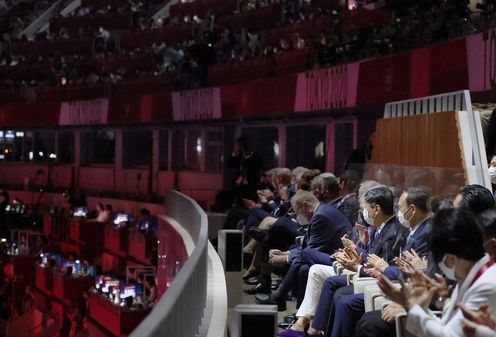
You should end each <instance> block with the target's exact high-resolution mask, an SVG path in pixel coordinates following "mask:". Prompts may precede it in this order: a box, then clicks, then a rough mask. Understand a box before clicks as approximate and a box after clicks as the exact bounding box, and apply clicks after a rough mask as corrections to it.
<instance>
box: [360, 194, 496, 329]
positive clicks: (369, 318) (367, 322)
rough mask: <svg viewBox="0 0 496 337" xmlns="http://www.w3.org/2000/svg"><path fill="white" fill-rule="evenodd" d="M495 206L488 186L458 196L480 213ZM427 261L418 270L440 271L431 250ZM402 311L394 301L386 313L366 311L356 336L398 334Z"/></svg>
mask: <svg viewBox="0 0 496 337" xmlns="http://www.w3.org/2000/svg"><path fill="white" fill-rule="evenodd" d="M407 193H408V190H407ZM407 199H408V198H407ZM493 206H494V199H493V198H492V197H491V192H490V191H489V190H488V189H487V188H485V187H483V186H479V185H468V186H464V187H462V188H461V190H460V193H459V195H458V196H457V202H456V204H455V207H456V208H458V207H461V208H466V209H470V210H471V211H473V212H474V213H476V214H480V213H482V214H484V213H483V212H484V211H485V210H487V209H491V208H492V207H493ZM400 210H403V211H405V209H404V208H403V209H402V207H401V198H400ZM407 216H408V213H407V212H405V217H407ZM482 219H484V218H482ZM427 222H428V226H426V230H425V231H426V232H427V233H428V234H427V235H430V231H431V225H430V219H429V221H427ZM420 229H421V227H420V226H419V228H418V229H417V231H419V230H420ZM417 231H415V233H414V234H413V235H412V237H415V238H416V241H422V237H423V235H424V234H422V233H417ZM413 245H415V247H412V248H413V249H414V250H415V251H417V249H419V250H421V249H422V248H421V245H420V244H416V243H413ZM406 248H408V244H407V245H406V246H405V249H404V251H406V250H407V249H406ZM418 255H420V256H421V255H422V253H419V254H418ZM417 260H418V258H417ZM425 262H426V263H427V268H426V269H425V270H423V268H421V269H417V270H420V271H423V272H424V273H425V274H427V275H428V276H430V277H432V276H433V275H434V273H439V268H438V266H437V264H436V263H435V262H434V260H433V257H432V254H431V253H430V252H429V254H428V256H427V260H426V261H425ZM413 265H414V266H415V265H418V263H417V264H415V263H414V264H413ZM389 268H391V267H388V268H387V269H389ZM387 269H386V270H385V271H384V275H385V276H386V277H388V278H389V279H395V278H394V276H395V274H396V273H397V272H391V271H392V270H391V271H389V272H388V270H387ZM398 274H399V273H398ZM400 312H403V308H402V307H401V306H400V305H398V304H396V303H392V304H389V305H388V306H387V307H385V311H384V314H382V313H381V311H380V310H378V311H371V312H368V313H366V314H365V315H363V317H362V318H361V319H360V321H359V322H358V323H357V326H356V331H355V336H357V337H394V336H396V327H395V324H394V323H395V321H394V317H395V316H396V314H398V313H400Z"/></svg>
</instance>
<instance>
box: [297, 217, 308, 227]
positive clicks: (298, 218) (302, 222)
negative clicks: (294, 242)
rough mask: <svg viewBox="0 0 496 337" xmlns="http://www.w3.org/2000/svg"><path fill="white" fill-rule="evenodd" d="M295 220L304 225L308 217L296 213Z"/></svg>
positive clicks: (306, 223)
mask: <svg viewBox="0 0 496 337" xmlns="http://www.w3.org/2000/svg"><path fill="white" fill-rule="evenodd" d="M296 221H298V223H299V224H300V226H305V225H308V223H309V221H308V218H307V217H306V216H304V215H303V214H298V215H297V216H296Z"/></svg>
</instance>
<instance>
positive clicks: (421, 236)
mask: <svg viewBox="0 0 496 337" xmlns="http://www.w3.org/2000/svg"><path fill="white" fill-rule="evenodd" d="M427 199H428V195H427V193H425V191H424V190H422V189H419V188H409V189H407V190H406V191H405V192H404V193H403V194H402V195H401V197H400V200H399V212H398V216H399V218H400V220H401V223H402V225H403V226H408V228H409V229H410V232H409V235H408V240H407V242H406V244H405V246H404V247H403V250H405V251H409V250H410V249H418V250H419V251H420V252H421V254H422V255H426V254H427V249H426V248H427V238H428V234H429V231H430V229H429V228H430V227H429V226H430V225H429V219H430V216H429V211H428V210H427ZM405 214H406V217H407V218H405ZM361 236H363V234H362V235H361ZM400 238H403V236H400ZM343 240H344V245H345V246H347V247H348V250H349V249H355V248H356V245H355V244H354V243H353V242H352V241H350V240H348V239H346V238H343ZM347 241H348V242H347ZM339 258H340V257H339V256H338V259H339ZM368 262H369V265H370V267H371V268H369V269H367V270H366V272H367V273H369V274H373V275H374V274H376V273H380V272H384V271H385V270H386V271H387V273H388V274H389V275H391V277H392V278H397V277H398V275H399V268H398V267H396V266H389V264H388V263H387V262H386V261H385V260H384V259H382V258H380V257H379V256H377V255H374V254H372V255H369V257H368ZM372 265H373V267H372ZM333 274H334V275H336V274H335V273H334V271H333V269H332V267H325V266H321V265H314V266H312V268H310V277H311V278H312V280H311V281H310V280H309V282H308V285H307V289H306V291H305V298H304V300H303V303H302V306H301V307H300V309H299V310H298V313H297V315H296V316H297V317H298V321H297V322H296V323H295V324H294V325H293V326H292V327H291V329H292V330H295V331H304V328H305V327H306V325H307V324H308V323H309V322H310V320H311V318H312V317H313V316H314V315H315V311H316V309H317V304H318V300H319V296H320V291H321V289H322V283H323V277H322V276H327V277H330V276H333ZM310 277H309V278H310ZM352 296H353V295H352ZM358 297H359V301H360V298H361V299H362V300H363V294H361V295H358ZM348 328H349V329H350V330H353V328H354V327H348ZM345 329H347V328H345Z"/></svg>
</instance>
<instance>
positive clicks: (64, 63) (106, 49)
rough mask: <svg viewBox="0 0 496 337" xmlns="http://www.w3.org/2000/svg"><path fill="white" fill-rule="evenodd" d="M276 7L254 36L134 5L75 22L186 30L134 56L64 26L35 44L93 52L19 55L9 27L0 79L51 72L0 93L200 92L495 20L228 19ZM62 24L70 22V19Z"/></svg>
mask: <svg viewBox="0 0 496 337" xmlns="http://www.w3.org/2000/svg"><path fill="white" fill-rule="evenodd" d="M36 3H38V2H36ZM48 4H49V3H48ZM48 4H47V5H48ZM273 5H274V6H280V7H278V8H280V15H279V18H278V19H277V20H276V21H275V22H271V24H270V27H265V28H263V29H255V30H254V29H246V28H241V29H240V30H239V31H238V30H231V29H229V28H227V27H223V26H222V24H221V23H219V22H222V20H220V21H219V17H220V18H221V19H222V17H223V15H220V16H219V15H217V14H216V13H215V12H214V10H213V9H211V10H207V11H206V12H205V13H199V14H198V15H179V14H176V15H170V16H169V17H167V18H158V19H152V18H151V14H153V12H154V10H153V9H156V8H157V7H153V6H152V5H151V4H150V3H149V2H139V1H133V0H129V1H128V2H124V3H122V4H121V5H119V6H115V5H113V4H109V5H107V6H104V7H99V6H96V7H90V6H88V7H86V6H81V7H79V8H77V9H76V10H74V11H73V13H71V14H70V15H72V16H74V17H81V16H98V15H101V16H104V15H108V14H124V13H132V24H131V26H130V27H128V28H127V29H128V30H130V31H142V32H153V31H160V30H161V29H166V28H171V27H184V26H186V27H188V29H189V30H190V34H189V37H188V38H186V39H185V40H183V41H182V42H175V43H172V42H166V41H165V40H163V41H157V42H155V43H153V44H151V45H150V44H146V43H145V44H144V45H140V46H139V47H136V48H125V47H124V46H120V44H119V39H120V37H119V36H120V35H121V33H120V32H118V31H114V30H112V29H111V28H108V27H98V28H97V27H90V26H89V27H79V28H78V29H76V30H74V29H70V28H69V27H64V26H62V27H60V28H59V29H58V30H56V31H53V29H52V30H50V31H44V32H41V33H38V34H37V35H36V36H35V40H39V41H43V40H51V41H60V40H66V41H73V42H75V43H77V41H82V40H84V39H87V38H88V37H89V38H91V39H93V42H92V43H93V52H91V51H90V52H88V53H86V54H84V53H77V54H71V55H62V54H57V55H51V56H42V55H35V56H23V55H14V54H12V53H11V52H10V48H11V46H12V44H13V43H17V42H19V41H22V40H25V36H21V37H20V38H17V35H16V31H18V29H17V28H16V27H14V26H13V24H12V23H10V24H9V26H8V27H9V28H8V29H4V34H3V35H2V39H1V41H0V65H1V66H0V71H1V68H2V67H11V66H19V65H29V64H35V63H37V64H42V63H44V64H46V65H47V67H46V69H47V71H45V72H43V73H42V74H37V75H38V76H33V78H29V77H30V76H28V77H27V78H24V79H10V78H8V77H7V78H4V79H2V81H1V83H0V86H1V87H2V88H3V89H11V90H18V89H21V90H24V91H29V88H35V87H37V86H40V85H51V86H54V85H55V86H65V85H72V84H92V83H100V82H102V83H110V84H115V83H118V82H119V81H121V80H125V79H137V78H150V77H157V76H160V77H164V78H167V79H168V80H169V82H170V83H171V84H172V85H176V86H182V87H185V86H186V87H197V86H201V85H205V84H207V83H208V69H209V68H210V67H212V66H213V65H216V64H223V63H234V62H243V61H245V60H251V59H260V58H266V59H268V60H271V62H274V56H275V55H277V54H279V53H283V52H287V51H291V50H298V49H305V48H308V49H309V50H312V51H313V52H311V53H309V60H308V63H307V66H308V67H325V66H330V65H335V64H340V63H346V62H352V61H357V60H360V59H365V58H370V57H378V56H382V55H387V54H390V53H393V52H397V51H401V50H407V49H413V48H417V47H421V46H425V45H428V44H431V43H435V42H438V41H444V40H449V39H452V38H455V37H459V36H462V35H465V34H470V33H473V32H475V31H479V30H481V29H484V28H487V26H489V25H491V24H492V22H493V17H494V11H492V10H489V9H486V10H485V11H483V12H480V11H478V10H477V11H476V12H471V10H470V9H469V8H468V7H467V2H465V1H455V0H449V1H432V0H423V1H401V2H400V1H386V2H384V1H373V2H372V3H371V2H370V1H368V2H367V3H362V2H357V6H359V7H362V6H364V7H365V8H371V7H377V8H382V9H384V8H386V9H387V10H390V11H391V12H392V13H393V14H392V16H391V20H389V22H385V23H383V24H380V25H378V24H375V25H366V26H364V27H349V26H344V24H343V17H344V16H349V15H353V11H354V10H355V9H354V8H353V9H348V8H343V7H339V6H338V5H337V3H336V4H334V3H332V2H330V3H324V2H321V1H320V2H319V1H316V0H314V1H307V0H305V1H294V0H282V1H277V0H273V1H270V0H258V1H257V0H247V1H241V2H240V3H239V4H238V5H237V6H236V9H235V10H234V12H233V13H232V14H231V15H241V14H243V13H246V12H250V11H256V10H259V9H263V8H267V7H268V6H273ZM36 6H41V5H36ZM4 7H5V6H4ZM42 7H43V6H42ZM44 7H46V6H44ZM491 8H492V7H491ZM350 13H351V14H350ZM200 14H203V15H200ZM0 16H1V15H0ZM322 18H328V19H329V22H330V24H329V26H327V27H326V28H325V29H322V30H321V31H318V32H317V31H316V32H313V34H310V35H309V36H301V35H300V33H299V32H297V31H296V32H292V33H288V34H286V35H284V34H283V35H282V36H280V37H278V38H276V39H274V38H271V32H272V31H273V30H274V29H278V28H281V27H282V28H284V27H291V26H294V25H298V24H302V23H305V22H307V23H313V22H315V20H317V19H322ZM55 19H56V18H55ZM65 19H70V16H69V18H65ZM15 20H17V17H16V19H15ZM19 20H20V19H19ZM21 21H23V20H21ZM24 21H25V20H24ZM28 21H29V20H28ZM52 21H53V19H52ZM21 26H22V25H21ZM56 27H58V26H56ZM165 39H167V37H165ZM148 56H150V59H151V61H150V62H143V61H142V60H143V58H144V57H148ZM95 59H97V60H107V61H108V62H109V63H110V64H111V63H112V62H117V61H118V60H128V62H124V63H122V64H121V65H120V66H116V67H110V68H111V69H109V66H108V64H109V63H105V62H104V63H100V66H95V67H87V66H86V65H87V64H88V63H91V62H92V61H93V60H95ZM116 60H117V61H116ZM26 96H29V95H26ZM31 96H32V95H31Z"/></svg>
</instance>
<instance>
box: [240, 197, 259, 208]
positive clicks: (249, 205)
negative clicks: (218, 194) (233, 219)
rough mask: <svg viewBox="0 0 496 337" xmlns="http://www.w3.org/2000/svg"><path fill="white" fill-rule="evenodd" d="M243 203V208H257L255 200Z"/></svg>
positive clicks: (246, 200) (247, 200)
mask: <svg viewBox="0 0 496 337" xmlns="http://www.w3.org/2000/svg"><path fill="white" fill-rule="evenodd" d="M242 202H243V206H245V207H246V208H248V209H253V208H255V207H257V204H256V203H255V202H254V201H253V200H250V199H243V200H242Z"/></svg>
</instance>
